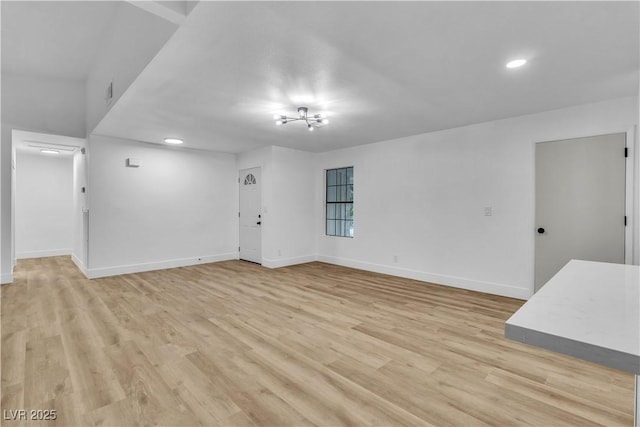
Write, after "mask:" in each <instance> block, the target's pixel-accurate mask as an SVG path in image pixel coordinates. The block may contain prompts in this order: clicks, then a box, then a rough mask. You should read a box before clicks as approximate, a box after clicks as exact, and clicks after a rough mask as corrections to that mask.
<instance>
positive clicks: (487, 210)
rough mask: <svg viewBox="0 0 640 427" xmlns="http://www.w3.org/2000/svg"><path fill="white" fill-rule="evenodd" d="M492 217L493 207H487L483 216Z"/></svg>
mask: <svg viewBox="0 0 640 427" xmlns="http://www.w3.org/2000/svg"><path fill="white" fill-rule="evenodd" d="M492 215H493V207H491V206H487V207H485V208H484V216H492Z"/></svg>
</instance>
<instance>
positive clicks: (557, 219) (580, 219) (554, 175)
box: [535, 133, 626, 291]
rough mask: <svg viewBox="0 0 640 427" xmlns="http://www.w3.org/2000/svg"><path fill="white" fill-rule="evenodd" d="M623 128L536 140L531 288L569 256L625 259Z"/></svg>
mask: <svg viewBox="0 0 640 427" xmlns="http://www.w3.org/2000/svg"><path fill="white" fill-rule="evenodd" d="M625 144H626V134H624V133H622V134H612V135H602V136H594V137H588V138H576V139H570V140H564V141H554V142H545V143H539V144H536V230H535V233H536V242H535V290H536V291H537V290H538V289H540V288H541V287H542V286H543V285H544V284H545V283H546V282H547V281H548V280H549V279H550V278H551V277H553V275H555V274H556V273H557V272H558V271H559V270H560V269H561V268H562V267H563V266H564V265H565V264H566V263H567V262H569V261H570V260H571V259H581V260H587V261H602V262H612V263H621V264H623V263H624V235H625V217H624V215H625V157H624V147H625Z"/></svg>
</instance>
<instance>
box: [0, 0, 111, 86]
mask: <svg viewBox="0 0 640 427" xmlns="http://www.w3.org/2000/svg"><path fill="white" fill-rule="evenodd" d="M119 3H120V2H113V1H62V2H52V1H2V29H1V35H2V72H3V73H15V74H29V75H45V76H50V77H58V78H67V79H78V80H84V79H86V77H87V75H88V73H89V69H90V67H91V64H92V63H93V60H94V59H95V57H96V55H98V52H99V49H100V46H101V41H102V39H103V37H104V35H105V33H106V32H107V30H108V29H109V24H110V23H111V21H112V18H113V16H114V15H115V13H116V10H117V8H118V7H119Z"/></svg>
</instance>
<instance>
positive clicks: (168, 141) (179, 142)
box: [164, 138, 184, 144]
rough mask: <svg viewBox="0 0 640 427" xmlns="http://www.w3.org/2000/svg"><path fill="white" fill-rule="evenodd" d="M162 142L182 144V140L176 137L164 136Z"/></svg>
mask: <svg viewBox="0 0 640 427" xmlns="http://www.w3.org/2000/svg"><path fill="white" fill-rule="evenodd" d="M164 142H166V143H167V144H182V143H183V142H184V141H183V140H181V139H178V138H165V139H164Z"/></svg>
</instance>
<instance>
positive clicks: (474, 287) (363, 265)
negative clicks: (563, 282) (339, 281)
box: [318, 255, 531, 300]
mask: <svg viewBox="0 0 640 427" xmlns="http://www.w3.org/2000/svg"><path fill="white" fill-rule="evenodd" d="M318 261H322V262H326V263H328V264H336V265H341V266H344V267H351V268H357V269H359V270H367V271H373V272H376V273H382V274H389V275H391V276H398V277H405V278H407V279H414V280H420V281H422V282H429V283H435V284H438V285H444V286H451V287H455V288H461V289H467V290H470V291H477V292H484V293H487V294H493V295H500V296H503V297H509V298H517V299H522V300H526V299H529V297H531V292H530V291H529V289H524V288H516V287H513V286H508V285H503V284H500V283H492V282H482V281H478V280H470V279H466V278H463V277H455V276H447V275H442V274H433V273H429V272H426V271H419V270H412V269H407V268H399V267H390V266H388V265H382V264H374V263H369V262H364V261H358V260H353V259H347V258H338V257H332V256H326V255H318Z"/></svg>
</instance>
